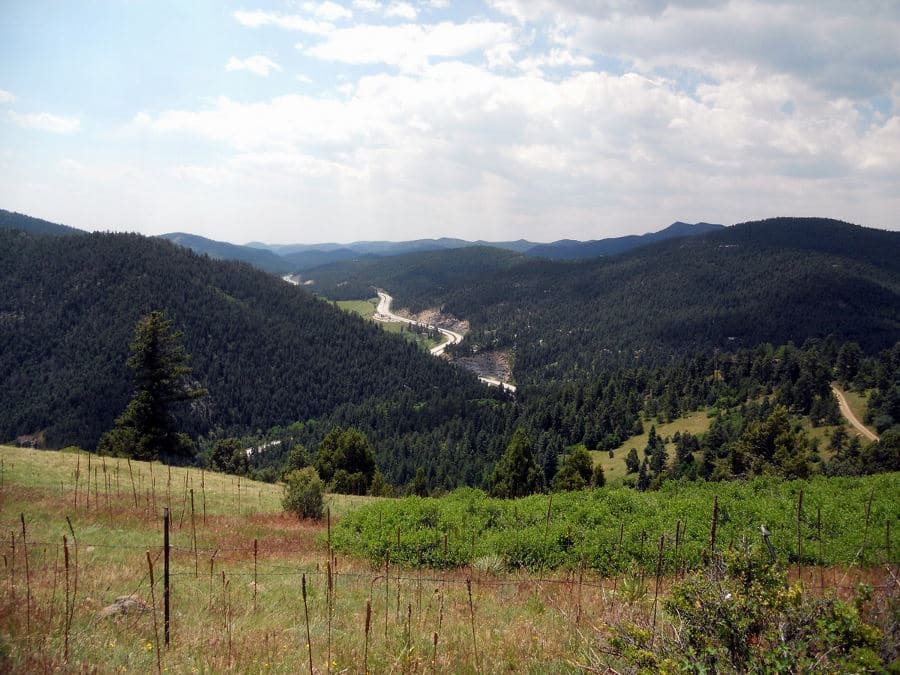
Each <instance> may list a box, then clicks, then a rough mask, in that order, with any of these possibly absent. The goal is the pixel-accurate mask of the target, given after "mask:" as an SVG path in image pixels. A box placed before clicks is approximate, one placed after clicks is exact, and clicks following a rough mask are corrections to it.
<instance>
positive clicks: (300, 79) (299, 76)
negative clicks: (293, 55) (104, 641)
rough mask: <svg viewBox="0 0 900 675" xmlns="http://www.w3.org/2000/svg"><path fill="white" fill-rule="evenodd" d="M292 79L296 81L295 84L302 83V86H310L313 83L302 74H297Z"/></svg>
mask: <svg viewBox="0 0 900 675" xmlns="http://www.w3.org/2000/svg"><path fill="white" fill-rule="evenodd" d="M294 79H296V80H297V82H302V83H303V84H312V83H313V81H312V78H311V77H309V76H307V75H304V74H302V73H298V74H297V75H295V76H294Z"/></svg>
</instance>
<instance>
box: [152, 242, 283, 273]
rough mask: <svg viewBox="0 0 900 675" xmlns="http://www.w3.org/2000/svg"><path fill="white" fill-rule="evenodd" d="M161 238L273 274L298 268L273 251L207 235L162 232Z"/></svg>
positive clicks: (211, 256)
mask: <svg viewBox="0 0 900 675" xmlns="http://www.w3.org/2000/svg"><path fill="white" fill-rule="evenodd" d="M160 238H162V239H168V240H169V241H172V242H174V243H176V244H178V245H179V246H184V247H185V248H189V249H191V250H192V251H194V252H195V253H203V254H206V255H208V256H209V257H210V258H216V259H218V260H240V261H241V262H246V263H250V264H251V265H253V266H254V267H257V268H259V269H261V270H263V271H265V272H271V273H272V274H278V275H282V274H290V273H292V272H295V271H296V270H297V269H298V268H296V267H295V266H294V265H293V264H292V263H291V262H289V261H287V260H285V259H284V258H282V257H281V256H279V255H276V254H275V253H272V252H271V251H266V250H263V249H257V248H252V247H250V246H238V245H237V244H229V243H228V242H224V241H215V240H213V239H207V238H206V237H200V236H197V235H195V234H186V233H184V232H170V233H169V234H161V235H160Z"/></svg>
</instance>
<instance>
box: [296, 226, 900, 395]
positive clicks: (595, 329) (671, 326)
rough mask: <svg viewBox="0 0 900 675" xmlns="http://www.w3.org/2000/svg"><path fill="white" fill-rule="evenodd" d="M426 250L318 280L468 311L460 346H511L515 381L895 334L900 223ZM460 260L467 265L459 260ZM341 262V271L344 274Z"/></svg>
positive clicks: (413, 305) (402, 302) (867, 345)
mask: <svg viewBox="0 0 900 675" xmlns="http://www.w3.org/2000/svg"><path fill="white" fill-rule="evenodd" d="M470 254H471V252H467V251H460V252H447V253H433V254H429V255H428V256H427V257H426V256H420V257H419V258H416V257H406V258H402V259H401V258H397V259H385V260H382V261H376V262H374V263H370V264H368V265H365V266H363V265H360V266H356V267H352V268H350V267H348V268H345V269H344V270H340V269H338V268H331V269H328V268H322V269H321V270H316V271H315V273H314V274H312V275H311V276H312V277H313V278H314V279H316V280H317V281H318V280H319V279H318V278H317V276H318V277H320V278H321V279H322V280H323V283H322V284H321V286H320V288H321V292H323V293H325V294H326V295H327V293H328V292H329V290H330V289H337V290H339V291H340V292H341V293H342V294H344V295H348V294H350V292H351V291H353V290H356V289H359V290H360V292H361V291H362V289H366V288H368V287H370V286H380V287H384V288H385V289H387V290H388V291H389V292H390V293H391V294H392V295H394V297H395V298H396V304H397V305H398V306H400V307H402V306H407V307H409V308H410V309H412V310H414V311H418V310H419V309H421V308H423V307H427V306H440V307H443V308H444V310H445V311H446V312H449V313H451V314H453V315H455V316H457V317H460V318H464V319H467V320H469V321H470V322H471V324H472V327H473V331H472V333H471V334H470V335H469V337H468V338H467V340H466V341H464V342H463V344H462V345H461V346H460V347H459V348H458V349H457V351H458V353H466V351H467V350H471V349H472V348H477V347H481V348H486V347H493V348H499V349H511V350H514V352H515V376H516V379H517V381H519V382H523V381H524V382H528V381H531V382H536V381H540V380H545V379H548V378H549V379H559V378H563V377H567V376H570V375H572V374H574V373H580V374H581V375H580V376H583V375H584V374H589V373H592V372H596V371H597V369H598V368H602V367H603V364H604V363H608V362H609V360H610V359H617V360H621V359H623V358H624V359H625V360H626V361H627V360H631V359H632V355H633V354H635V353H636V352H641V353H642V357H641V358H642V360H644V361H649V362H659V361H665V360H667V359H668V358H670V357H671V356H672V355H673V354H684V353H691V352H693V351H696V350H712V349H713V348H719V349H729V350H733V349H737V348H741V347H753V346H755V345H757V344H760V343H763V342H772V343H775V344H781V343H785V342H788V341H795V342H797V343H801V342H803V341H804V340H806V339H808V338H823V337H826V336H829V335H831V336H834V337H836V338H837V339H841V340H855V341H857V342H859V344H860V345H862V346H863V348H864V349H865V350H866V351H869V352H873V351H876V350H878V349H882V348H886V347H889V346H891V345H892V344H893V343H894V342H896V341H897V339H898V338H900V233H896V232H886V231H881V230H874V229H868V228H863V227H859V226H855V225H850V224H848V223H842V222H839V221H834V220H827V219H772V220H767V221H760V222H755V223H744V224H741V225H736V226H734V227H731V228H726V229H724V230H719V231H715V232H712V233H709V234H706V235H703V236H698V237H691V238H686V239H674V240H670V241H665V242H661V243H658V244H653V245H650V246H645V247H641V248H638V249H635V250H632V251H630V252H628V253H625V254H622V255H620V256H615V257H610V258H602V259H597V260H590V261H584V262H552V261H535V260H529V259H527V258H518V259H512V258H508V259H498V258H497V257H496V254H495V255H494V256H492V257H488V256H486V254H485V253H483V252H480V253H479V254H478V255H480V256H482V258H483V260H481V261H479V262H477V263H476V261H475V260H474V259H467V255H470ZM459 270H462V271H463V272H462V273H460V272H459ZM342 273H343V276H342Z"/></svg>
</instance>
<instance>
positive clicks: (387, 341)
mask: <svg viewBox="0 0 900 675" xmlns="http://www.w3.org/2000/svg"><path fill="white" fill-rule="evenodd" d="M0 266H2V268H3V269H4V274H3V276H2V277H0V324H2V327H3V330H2V332H0V378H2V381H3V383H4V386H3V388H2V389H0V438H3V439H9V438H14V437H16V436H17V435H19V434H23V433H32V432H35V431H38V430H45V431H46V432H47V437H48V440H49V442H50V443H51V444H54V445H61V444H68V443H78V444H82V445H85V446H89V447H92V446H93V444H94V443H95V442H96V440H97V438H98V437H99V435H100V434H101V433H102V432H103V431H104V430H106V429H108V428H110V426H111V425H112V423H113V420H114V418H115V416H116V415H118V414H119V413H120V412H121V411H122V409H123V408H124V406H125V403H126V402H127V400H128V397H129V394H130V389H131V384H130V375H129V373H128V371H127V368H126V366H125V359H126V357H127V355H128V345H129V342H130V341H131V337H132V332H133V328H134V325H135V322H136V321H137V319H138V318H139V317H140V316H142V315H144V314H146V313H147V312H149V311H151V310H153V309H163V310H165V311H166V313H167V314H168V315H169V316H170V318H172V319H173V321H174V324H175V325H176V327H178V328H179V329H181V330H182V331H183V332H184V341H185V345H186V348H187V350H188V352H189V353H190V354H191V355H192V357H193V360H192V365H193V368H194V375H195V377H196V378H197V380H199V382H200V383H201V384H202V385H203V386H205V387H207V388H208V389H209V391H210V396H209V397H208V398H207V399H204V400H203V402H202V404H201V407H199V408H197V409H196V410H195V411H194V415H192V416H191V421H190V423H189V427H188V428H189V429H190V430H191V431H193V432H194V433H207V432H209V431H211V430H215V429H224V430H233V431H236V432H239V433H247V432H248V431H252V430H254V429H265V428H267V427H271V426H274V425H279V424H281V425H283V424H289V423H291V422H294V421H297V420H308V419H311V418H319V417H323V416H327V415H331V414H333V413H334V412H335V411H337V410H339V409H341V408H342V407H345V406H347V405H348V404H353V405H355V406H358V407H359V408H360V410H362V411H363V412H360V413H359V415H357V418H359V416H360V415H363V414H365V415H367V416H368V415H370V414H371V413H370V412H369V408H367V407H366V406H370V407H371V405H374V403H372V404H370V403H367V402H381V405H382V408H383V410H389V409H391V408H392V406H394V407H396V406H397V405H400V404H399V403H396V401H398V400H399V399H398V397H399V396H401V395H403V396H405V397H406V399H405V401H406V404H408V406H409V407H413V406H416V407H417V410H418V411H419V413H418V417H416V418H415V419H412V418H411V419H410V420H408V422H407V430H408V431H410V433H412V432H415V433H426V434H427V433H431V431H432V430H434V429H436V428H438V427H440V425H441V424H444V423H447V422H448V420H452V419H453V418H454V416H455V415H457V414H458V413H457V412H454V411H456V410H458V409H459V408H460V407H461V406H463V405H464V402H465V400H467V399H469V398H477V399H481V398H485V397H488V398H490V397H491V396H493V395H495V394H494V393H493V392H489V391H488V390H487V389H486V388H485V387H483V386H481V385H479V384H478V383H477V381H476V380H475V378H474V377H473V376H471V375H469V374H467V373H464V372H463V371H461V370H459V369H455V368H453V367H451V366H449V365H448V364H446V363H443V362H441V361H439V360H437V359H434V358H431V357H429V356H428V355H427V354H424V353H422V352H420V351H418V350H417V349H416V348H415V347H414V346H411V345H409V344H408V343H407V342H406V341H404V340H402V339H400V338H398V337H396V336H392V335H389V334H387V333H386V332H384V331H383V330H381V329H380V328H379V327H377V326H375V325H372V324H370V323H367V322H364V321H362V320H361V319H358V318H356V317H353V316H350V315H348V314H346V313H344V312H341V311H340V310H338V309H336V308H334V307H332V306H331V305H329V304H328V303H324V302H322V301H320V300H317V299H315V298H314V297H312V296H310V295H309V294H308V293H306V292H304V291H303V290H301V289H299V288H297V287H294V286H291V285H289V284H287V283H285V282H283V281H281V280H279V279H276V278H274V277H272V276H270V275H268V274H265V273H263V272H260V271H258V270H255V269H253V268H251V267H250V266H249V265H246V264H242V263H234V262H221V261H215V260H210V259H209V258H206V257H203V256H198V255H196V254H194V253H192V252H190V251H188V250H186V249H183V248H180V247H177V246H175V245H173V244H171V243H169V242H166V241H163V240H158V239H150V238H145V237H141V236H139V235H122V234H90V235H84V236H81V237H75V238H57V237H36V236H30V235H26V234H23V233H20V232H14V231H0ZM391 401H394V402H395V403H394V404H392V403H391ZM382 416H384V417H386V415H384V414H382ZM353 419H354V418H352V417H351V418H349V419H348V421H349V422H352V421H353ZM475 419H477V416H476V417H475ZM393 432H394V433H396V428H395V429H394V430H393Z"/></svg>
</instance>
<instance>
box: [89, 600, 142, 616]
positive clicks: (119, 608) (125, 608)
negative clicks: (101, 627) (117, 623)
mask: <svg viewBox="0 0 900 675" xmlns="http://www.w3.org/2000/svg"><path fill="white" fill-rule="evenodd" d="M149 610H150V608H149V607H148V606H147V605H146V604H145V603H144V601H143V600H141V599H140V598H139V597H137V596H136V595H120V596H119V597H118V598H116V599H115V601H114V602H113V603H112V604H111V605H107V606H106V607H104V608H103V609H101V610H100V612H99V616H100V617H101V618H102V617H106V616H116V615H118V614H134V613H137V612H147V611H149Z"/></svg>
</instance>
